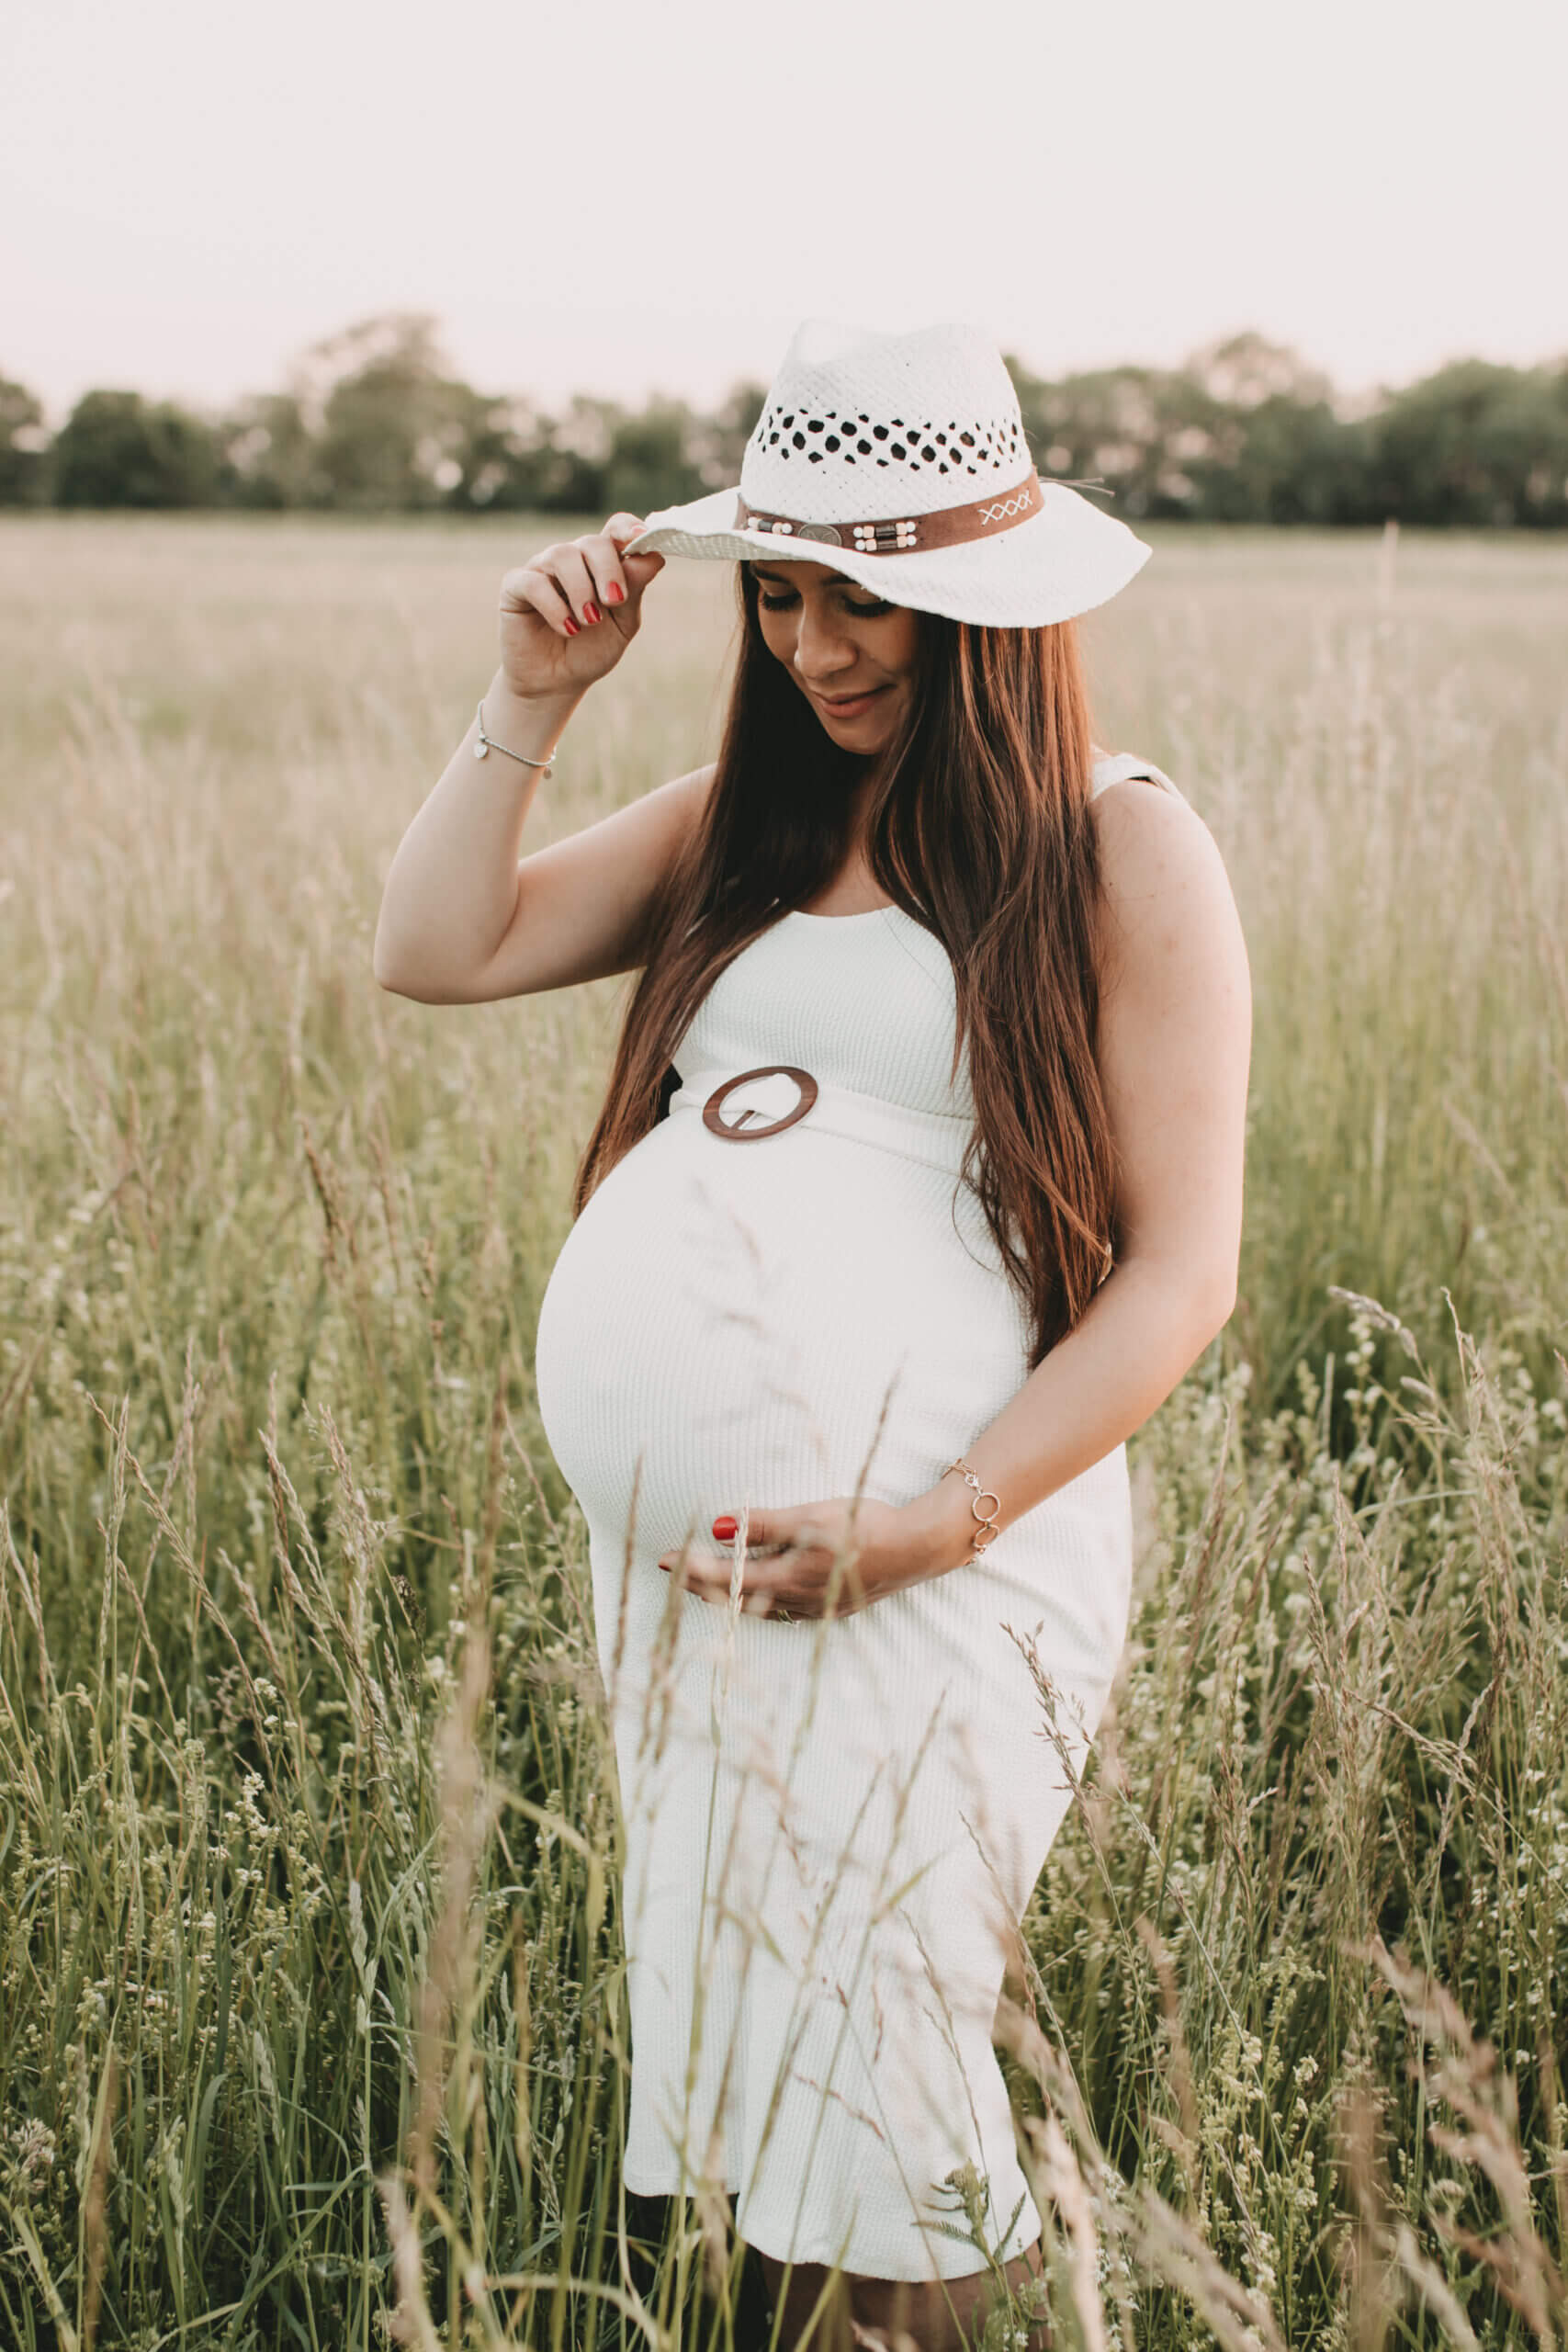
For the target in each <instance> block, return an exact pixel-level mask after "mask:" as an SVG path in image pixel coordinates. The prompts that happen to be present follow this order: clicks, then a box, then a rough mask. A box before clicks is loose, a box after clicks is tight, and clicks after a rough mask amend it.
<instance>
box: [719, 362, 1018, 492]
mask: <svg viewBox="0 0 1568 2352" xmlns="http://www.w3.org/2000/svg"><path fill="white" fill-rule="evenodd" d="M1030 462H1031V461H1030V455H1029V444H1028V441H1027V439H1026V438H1025V435H1024V430H1023V418H1022V415H1021V412H1020V409H1019V404H1018V394H1017V392H1016V391H1015V390H1014V389H1013V382H1012V379H1011V377H1010V375H1009V374H1008V371H1007V368H1006V367H1005V366H1004V365H1003V362H1002V359H1001V356H1000V354H999V353H998V350H997V348H996V345H994V344H993V343H992V342H991V341H990V340H989V338H988V337H987V336H986V335H984V334H981V333H980V332H979V331H978V330H977V329H976V328H974V327H967V326H961V325H944V326H934V327H922V328H919V329H918V330H916V331H915V332H914V333H913V334H877V333H874V332H871V331H868V330H867V329H865V328H863V327H844V326H839V325H837V324H835V323H834V322H832V321H831V320H828V319H808V320H807V321H806V322H805V324H804V325H803V326H801V327H800V328H799V330H798V331H797V333H796V334H795V339H794V341H793V342H792V343H791V345H790V347H789V349H788V351H787V352H786V353H785V354H784V360H783V362H782V364H781V366H780V368H779V370H778V373H777V375H776V376H775V377H774V379H773V385H772V388H771V390H769V393H768V397H767V401H766V402H765V404H764V406H763V410H762V413H761V416H760V417H759V418H758V420H757V424H756V429H755V430H754V432H753V433H752V435H751V438H750V441H749V442H748V443H747V445H746V450H745V454H744V456H743V458H742V459H741V464H740V493H741V496H742V497H743V498H744V499H745V501H746V503H747V504H748V505H749V506H751V507H754V508H756V509H758V510H759V511H762V512H772V513H779V514H785V515H796V516H798V517H799V518H800V519H801V520H802V521H803V522H812V523H831V522H834V521H836V520H839V519H840V518H841V517H843V516H845V515H856V516H861V517H863V518H864V519H866V520H868V521H883V520H892V519H895V518H897V517H898V516H900V515H934V514H936V513H938V512H940V511H941V510H942V508H944V507H950V506H953V505H955V504H957V503H960V502H961V501H963V500H964V499H967V498H971V497H973V496H975V495H976V493H977V492H986V491H992V490H1010V489H1011V488H1012V487H1013V485H1014V484H1015V483H1017V482H1019V481H1022V479H1023V478H1024V476H1025V475H1026V474H1027V473H1028V472H1029V469H1030Z"/></svg>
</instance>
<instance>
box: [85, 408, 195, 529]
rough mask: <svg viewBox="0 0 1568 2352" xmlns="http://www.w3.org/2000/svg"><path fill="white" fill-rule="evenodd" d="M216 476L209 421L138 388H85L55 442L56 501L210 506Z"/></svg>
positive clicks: (155, 505)
mask: <svg viewBox="0 0 1568 2352" xmlns="http://www.w3.org/2000/svg"><path fill="white" fill-rule="evenodd" d="M217 481H218V453H217V449H216V447H215V444H214V439H213V434H212V430H211V427H210V426H209V425H208V424H205V423H204V422H203V420H202V419H201V418H200V417H198V416H192V415H191V414H189V413H188V412H187V411H186V410H185V409H182V408H180V407H178V406H176V405H175V403H174V402H173V401H160V402H158V403H157V404H156V405H150V404H149V403H148V402H147V401H144V400H143V399H142V397H141V393H140V392H118V391H96V392H84V394H83V395H82V398H81V399H80V400H79V401H77V403H76V405H75V407H74V408H73V410H72V412H71V413H70V415H69V416H68V417H67V418H66V420H65V423H64V424H62V427H61V429H60V433H59V435H58V437H57V438H56V440H55V444H54V497H55V503H56V504H57V505H60V506H150V507H159V506H207V505H210V503H212V497H213V492H214V491H215V489H216V487H217Z"/></svg>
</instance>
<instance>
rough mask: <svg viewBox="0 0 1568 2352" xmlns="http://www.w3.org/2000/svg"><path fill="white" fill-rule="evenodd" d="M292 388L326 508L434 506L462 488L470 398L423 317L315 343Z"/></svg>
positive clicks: (401, 314)
mask: <svg viewBox="0 0 1568 2352" xmlns="http://www.w3.org/2000/svg"><path fill="white" fill-rule="evenodd" d="M292 389H293V390H294V395H295V398H296V399H297V400H298V401H299V406H300V413H301V415H302V416H303V418H304V419H305V422H306V424H307V426H308V427H310V428H311V429H312V430H313V432H314V437H315V440H316V450H315V463H314V470H315V472H316V474H317V475H319V477H320V480H321V488H322V494H323V496H324V498H325V500H326V502H327V503H331V504H332V505H334V506H349V507H396V508H410V507H422V506H438V505H441V504H443V503H446V501H447V500H448V499H449V497H450V495H451V493H452V492H453V491H454V490H455V489H456V488H457V486H458V485H459V483H460V482H461V481H462V476H463V462H462V457H461V454H460V452H461V450H462V448H463V446H464V441H465V436H466V435H467V433H468V430H469V428H470V425H471V410H472V404H473V401H474V398H475V395H474V394H473V392H472V391H471V390H469V388H468V385H466V384H463V383H460V382H458V381H457V379H455V378H454V377H453V376H452V375H451V373H450V372H449V370H448V368H447V365H446V360H445V358H444V356H443V355H442V353H441V351H440V348H439V346H438V345H437V342H436V339H435V322H434V319H432V318H430V317H429V316H428V315H426V314H425V313H424V312H423V311H389V312H387V313H386V314H384V315H381V316H378V317H375V318H369V319H364V320H361V321H360V322H359V323H358V324H357V325H356V326H353V327H350V328H348V329H347V330H346V332H345V333H344V334H339V335H333V336H330V337H328V338H327V339H326V340H325V341H324V342H322V343H319V344H316V345H313V346H312V348H311V349H310V351H309V352H308V353H307V354H306V356H305V359H304V362H303V363H302V366H301V368H300V369H299V372H298V375H297V379H296V382H295V385H294V386H293V388H292Z"/></svg>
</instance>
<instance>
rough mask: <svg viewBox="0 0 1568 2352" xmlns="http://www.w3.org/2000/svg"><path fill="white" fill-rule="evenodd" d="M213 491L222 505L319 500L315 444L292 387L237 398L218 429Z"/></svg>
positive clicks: (293, 503) (323, 488) (323, 486)
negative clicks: (238, 400)
mask: <svg viewBox="0 0 1568 2352" xmlns="http://www.w3.org/2000/svg"><path fill="white" fill-rule="evenodd" d="M217 438H218V447H219V467H218V495H219V497H220V500H221V501H222V503H223V504H224V505H226V506H249V507H266V508H279V507H289V506H310V505H314V504H319V503H322V502H323V499H324V496H325V493H326V490H327V485H326V483H325V481H324V480H323V478H322V476H321V473H320V471H319V470H318V468H317V464H316V445H315V441H314V438H313V436H312V435H311V433H310V428H309V426H308V425H307V424H306V423H305V416H304V411H303V410H302V408H301V407H300V404H299V400H298V399H297V397H296V396H295V395H294V394H293V393H292V392H262V393H260V394H259V395H257V396H256V397H254V399H251V400H247V401H242V402H241V404H240V406H239V407H238V408H237V409H235V410H234V411H233V413H231V415H229V416H227V417H225V418H224V420H223V422H222V424H220V427H219V429H218V435H217Z"/></svg>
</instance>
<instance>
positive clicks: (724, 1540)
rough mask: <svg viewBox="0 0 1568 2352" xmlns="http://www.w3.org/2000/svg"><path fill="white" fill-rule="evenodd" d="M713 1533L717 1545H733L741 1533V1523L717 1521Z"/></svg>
mask: <svg viewBox="0 0 1568 2352" xmlns="http://www.w3.org/2000/svg"><path fill="white" fill-rule="evenodd" d="M713 1532H714V1540H715V1542H716V1543H719V1544H733V1543H734V1541H735V1539H736V1537H737V1536H738V1535H739V1532H740V1521H739V1520H738V1519H716V1520H715V1521H714V1523H713Z"/></svg>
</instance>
